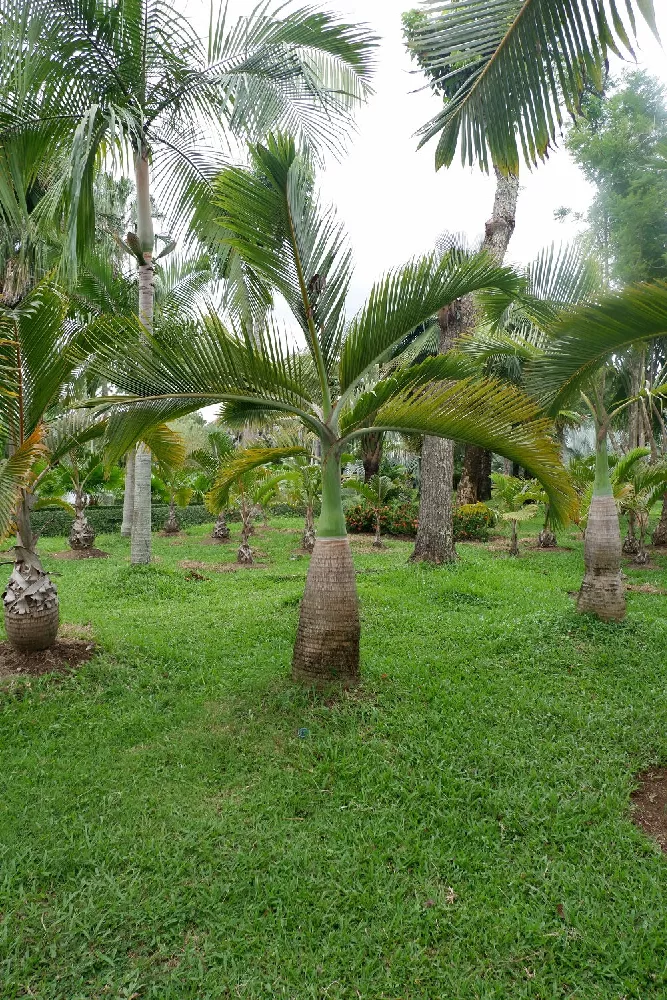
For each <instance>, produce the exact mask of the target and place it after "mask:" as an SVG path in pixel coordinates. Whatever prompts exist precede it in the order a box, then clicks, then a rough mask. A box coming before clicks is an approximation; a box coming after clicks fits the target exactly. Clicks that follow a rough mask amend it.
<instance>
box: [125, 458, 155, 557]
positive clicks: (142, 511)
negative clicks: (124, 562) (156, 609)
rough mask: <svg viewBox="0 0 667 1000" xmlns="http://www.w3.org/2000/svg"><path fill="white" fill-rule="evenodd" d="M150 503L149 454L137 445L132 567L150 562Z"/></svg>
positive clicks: (131, 547) (131, 553) (131, 546)
mask: <svg viewBox="0 0 667 1000" xmlns="http://www.w3.org/2000/svg"><path fill="white" fill-rule="evenodd" d="M146 500H148V503H146ZM150 501H151V453H150V451H149V450H148V448H146V446H145V445H143V444H138V445H137V453H136V457H135V460H134V516H133V518H132V542H131V545H130V562H131V563H132V565H133V566H145V565H147V564H148V563H150V561H151V502H150Z"/></svg>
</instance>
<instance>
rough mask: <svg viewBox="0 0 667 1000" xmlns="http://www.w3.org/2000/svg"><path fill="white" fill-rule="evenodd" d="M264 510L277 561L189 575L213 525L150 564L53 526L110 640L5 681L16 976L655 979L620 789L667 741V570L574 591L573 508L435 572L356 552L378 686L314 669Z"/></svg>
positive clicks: (161, 994) (0, 785) (265, 987)
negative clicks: (612, 605) (551, 542)
mask: <svg viewBox="0 0 667 1000" xmlns="http://www.w3.org/2000/svg"><path fill="white" fill-rule="evenodd" d="M274 524H275V526H279V527H280V528H281V529H282V530H280V531H277V530H273V531H271V532H269V533H265V534H261V535H260V536H259V539H258V544H259V547H260V548H261V549H262V550H263V551H264V552H265V553H266V558H267V566H266V568H263V569H259V570H254V571H252V572H249V571H247V572H239V573H214V572H204V575H206V576H207V577H208V579H207V580H203V581H196V580H195V581H188V580H186V579H185V570H183V569H181V568H179V565H178V564H179V562H180V561H181V560H184V559H194V560H200V561H204V562H219V561H220V560H222V559H225V560H233V559H234V549H233V547H231V546H230V547H225V548H223V549H220V548H216V547H212V546H204V545H203V544H201V541H200V540H201V539H202V538H203V536H204V535H205V533H206V530H207V529H206V528H195V529H190V532H189V534H188V537H187V538H186V539H184V540H183V541H182V543H181V544H172V543H171V542H170V541H168V540H165V539H160V538H156V539H155V552H156V554H157V555H158V556H159V562H157V563H156V564H155V565H153V566H151V567H149V568H146V569H143V570H131V569H130V567H129V565H128V564H127V543H126V542H124V541H122V540H121V539H120V538H119V537H111V536H108V537H105V538H101V539H99V540H98V541H99V544H100V545H101V547H102V548H106V549H107V550H108V551H110V552H111V554H112V558H111V559H108V560H105V561H102V560H98V561H86V562H79V563H72V562H59V561H56V560H53V559H50V558H49V556H48V553H52V552H55V551H58V550H59V549H62V548H63V547H64V543H63V541H62V540H58V539H45V540H44V541H43V552H44V553H45V563H46V564H47V566H48V567H49V568H51V569H54V570H56V571H57V572H58V573H59V574H61V575H60V576H58V577H57V578H56V579H57V583H58V586H59V590H60V595H61V602H62V619H63V621H65V622H69V623H79V624H85V623H88V622H90V623H91V625H92V629H93V632H94V635H95V637H96V639H97V641H98V642H99V644H100V647H101V649H102V653H101V655H100V656H98V657H96V658H95V659H94V660H93V661H91V662H90V663H89V664H87V665H86V666H85V667H83V668H82V669H81V670H80V671H79V672H78V673H76V674H74V675H72V676H70V677H67V678H62V677H59V678H55V677H52V678H40V679H33V680H32V681H31V682H30V683H26V682H23V681H21V682H18V683H16V684H14V685H12V686H11V687H9V688H6V689H5V690H4V691H3V692H2V693H0V996H1V997H2V998H3V1000H6V998H15V997H39V998H41V1000H47V998H48V1000H55V998H59V1000H60V998H62V1000H83V998H86V1000H88V998H121V997H122V998H130V997H134V998H142V1000H143V998H149V997H150V998H159V1000H195V998H196V1000H204V998H206V1000H208V998H211V1000H212V998H216V1000H217V998H220V1000H222V998H242V1000H260V998H261V1000H274V998H286V1000H287V998H289V1000H310V998H322V1000H343V998H344V1000H348V998H349V1000H356V998H358V997H360V998H363V1000H380V998H382V1000H441V998H448V1000H449V998H452V1000H468V998H470V1000H472V998H483V1000H490V998H499V1000H514V998H523V997H531V998H541V1000H547V998H566V997H569V998H577V1000H583V998H586V1000H593V998H595V1000H597V998H605V1000H607V998H608V1000H612V998H613V1000H621V998H622V997H626V998H637V1000H647V998H664V997H666V996H667V913H666V910H665V898H666V892H667V861H666V859H665V858H664V857H663V856H662V855H661V854H660V852H659V850H658V849H657V847H656V846H655V845H654V844H653V843H652V842H650V841H649V840H648V839H647V838H646V837H644V835H643V834H641V833H640V832H639V831H638V830H637V829H636V828H635V827H634V826H633V825H632V823H631V822H630V818H629V816H630V811H629V796H630V792H631V790H632V788H633V775H634V774H635V773H636V772H637V771H639V770H640V769H642V768H644V767H646V766H648V765H651V764H655V763H657V762H667V705H666V699H665V691H666V690H667V624H666V622H665V617H664V609H665V598H664V597H661V596H656V595H651V594H636V593H633V594H630V595H629V601H628V603H629V614H628V618H627V620H626V621H625V622H623V623H622V624H618V625H602V624H600V623H597V622H596V621H594V620H590V619H587V618H582V617H580V616H578V615H577V614H576V613H575V611H574V607H573V602H572V599H571V598H570V597H569V596H568V591H573V590H576V589H577V587H578V585H579V583H580V580H581V574H582V553H581V544H580V543H579V542H577V541H576V540H575V533H574V531H572V532H569V533H563V536H562V544H565V545H570V546H572V551H568V552H555V553H547V554H538V553H531V554H527V555H523V556H522V557H521V558H520V559H518V560H510V559H508V558H507V557H505V556H504V555H502V554H499V553H497V552H495V553H492V552H489V551H488V550H487V548H486V547H484V546H475V545H461V546H460V552H461V554H462V560H461V562H460V564H458V565H457V566H456V567H454V568H447V569H441V570H432V569H428V568H423V567H413V566H408V565H407V564H406V558H407V556H408V554H409V552H410V545H409V544H408V543H403V542H396V541H394V542H390V543H389V546H388V548H387V550H386V551H385V552H384V553H382V554H379V555H378V554H377V553H375V552H364V553H361V554H358V555H357V556H356V557H355V561H356V564H357V568H358V570H359V577H358V581H359V590H360V595H361V602H362V617H363V640H362V656H363V670H364V677H365V683H364V686H363V688H362V690H361V691H359V692H357V693H355V694H351V695H346V696H343V697H341V698H334V697H324V696H320V697H317V696H314V695H312V694H309V693H308V692H304V691H302V690H299V689H297V688H295V687H294V686H293V685H292V684H291V683H290V681H289V663H290V654H291V646H292V642H293V638H294V632H295V627H296V621H297V614H298V601H299V598H300V595H301V592H302V588H303V582H304V577H305V572H306V568H307V560H305V559H300V560H293V559H290V555H291V553H292V551H293V550H294V549H295V548H296V544H297V539H298V529H299V524H298V522H294V521H293V522H288V521H281V522H274ZM288 528H289V529H290V531H289V532H288V531H287V530H286V529H288ZM529 530H533V528H531V529H529ZM535 530H536V528H535ZM666 569H667V564H666V562H665V560H664V559H661V560H660V565H659V568H658V569H655V568H654V569H651V570H643V571H639V570H637V571H633V570H628V572H629V574H630V575H631V576H634V577H637V579H638V580H640V581H642V582H643V581H647V582H651V583H654V584H656V585H658V586H665V585H666V582H667V573H666ZM3 579H4V577H3ZM300 730H301V731H302V733H301V736H300V735H299V731H300ZM452 893H453V894H455V896H453V895H452Z"/></svg>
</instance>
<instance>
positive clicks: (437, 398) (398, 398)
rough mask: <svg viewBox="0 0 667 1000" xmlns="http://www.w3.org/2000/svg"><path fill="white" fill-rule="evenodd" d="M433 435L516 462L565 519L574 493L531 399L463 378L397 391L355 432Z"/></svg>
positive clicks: (492, 382) (487, 381) (509, 388)
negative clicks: (371, 420)
mask: <svg viewBox="0 0 667 1000" xmlns="http://www.w3.org/2000/svg"><path fill="white" fill-rule="evenodd" d="M371 429H373V430H380V431H385V432H386V431H399V432H401V433H404V434H433V435H437V436H441V437H447V438H452V439H453V440H455V441H461V442H463V443H465V444H473V445H478V446H479V447H482V448H486V449H488V450H489V451H492V452H494V453H495V454H498V455H503V456H504V457H505V458H509V459H511V460H512V461H513V462H518V463H519V464H520V465H522V466H523V467H524V468H525V469H527V470H528V471H529V472H530V474H531V476H534V477H535V478H536V479H539V481H540V482H541V483H542V485H543V486H544V489H545V491H546V493H547V495H548V497H549V503H550V505H551V506H552V509H553V511H554V515H555V516H556V517H557V518H560V519H567V517H569V515H570V514H571V512H572V510H573V507H574V497H575V495H574V490H573V488H572V485H571V483H570V480H569V477H568V475H567V473H566V471H565V469H564V468H563V466H562V464H561V461H560V448H559V446H558V444H557V442H556V441H555V440H554V439H553V438H552V437H551V435H550V431H551V422H550V421H549V420H548V419H546V418H545V417H544V416H543V411H542V409H541V407H540V406H539V404H538V403H536V402H535V400H534V399H531V398H530V397H529V396H527V395H526V394H525V393H523V392H521V391H520V390H519V389H517V388H516V387H514V386H512V385H508V384H506V383H502V382H498V381H495V380H491V379H482V380H479V379H471V378H464V379H462V380H460V381H457V382H453V383H452V382H435V383H432V384H430V385H429V384H426V385H424V386H421V387H419V388H418V389H415V388H409V389H407V390H406V389H401V390H400V391H399V392H397V393H396V394H395V395H394V396H393V397H391V398H389V399H388V400H387V401H386V402H384V403H383V405H382V406H381V407H380V408H379V410H378V411H377V413H376V414H375V417H374V420H373V422H372V424H370V425H369V426H367V427H366V428H361V429H359V430H355V431H354V432H353V434H351V435H350V437H358V436H359V435H360V434H363V433H367V432H368V431H369V430H371Z"/></svg>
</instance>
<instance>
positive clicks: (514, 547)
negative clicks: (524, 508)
mask: <svg viewBox="0 0 667 1000" xmlns="http://www.w3.org/2000/svg"><path fill="white" fill-rule="evenodd" d="M518 554H519V538H518V536H517V532H516V521H512V541H511V542H510V555H511V556H518Z"/></svg>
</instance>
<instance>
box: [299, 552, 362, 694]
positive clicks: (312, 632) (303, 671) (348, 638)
mask: <svg viewBox="0 0 667 1000" xmlns="http://www.w3.org/2000/svg"><path fill="white" fill-rule="evenodd" d="M360 631H361V626H360V622H359V604H358V599H357V583H356V578H355V573H354V563H353V562H352V555H351V552H350V543H349V540H348V539H347V538H318V539H317V540H316V541H315V547H314V550H313V555H312V557H311V560H310V567H309V569H308V577H307V579H306V588H305V592H304V595H303V601H302V602H301V613H300V616H299V628H298V631H297V637H296V644H295V647H294V658H293V661H292V676H293V678H294V680H296V681H300V682H301V683H304V684H309V685H314V686H316V687H323V686H325V685H327V684H341V685H343V686H344V687H351V686H353V685H354V684H356V683H358V681H359V637H360Z"/></svg>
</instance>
